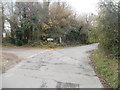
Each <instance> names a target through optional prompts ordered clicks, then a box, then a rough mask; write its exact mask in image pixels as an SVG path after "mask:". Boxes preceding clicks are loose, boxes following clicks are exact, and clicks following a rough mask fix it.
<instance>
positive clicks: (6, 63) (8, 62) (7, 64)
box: [2, 52, 21, 73]
mask: <svg viewBox="0 0 120 90" xmlns="http://www.w3.org/2000/svg"><path fill="white" fill-rule="evenodd" d="M20 61H21V60H20V59H19V58H18V56H16V55H14V54H11V53H6V52H2V73H4V72H5V71H6V70H8V69H10V68H12V67H13V66H15V65H16V64H17V63H18V62H20Z"/></svg>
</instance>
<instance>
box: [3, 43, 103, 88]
mask: <svg viewBox="0 0 120 90" xmlns="http://www.w3.org/2000/svg"><path fill="white" fill-rule="evenodd" d="M97 45H98V44H91V45H85V46H78V47H70V48H64V49H51V50H50V49H22V48H19V49H13V48H9V49H8V48H3V52H9V53H14V54H16V55H17V56H18V57H19V58H21V59H22V61H21V62H20V63H19V64H17V65H16V66H15V67H13V68H11V69H10V70H8V71H7V72H6V73H4V74H2V87H3V88H103V85H102V84H101V82H100V80H99V78H98V77H97V76H96V73H95V72H94V70H93V68H92V65H91V61H90V59H89V56H90V53H91V51H92V50H94V49H96V48H97Z"/></svg>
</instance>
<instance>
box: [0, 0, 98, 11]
mask: <svg viewBox="0 0 120 90" xmlns="http://www.w3.org/2000/svg"><path fill="white" fill-rule="evenodd" d="M0 1H1V0H0ZM2 1H16V0H2ZM19 1H22V2H26V1H28V2H29V1H36V0H19ZM39 1H42V0H39ZM46 1H47V0H46ZM51 1H63V2H64V1H65V2H67V3H69V4H70V5H71V6H72V9H73V10H75V11H76V12H77V13H96V10H97V3H98V1H99V0H51Z"/></svg>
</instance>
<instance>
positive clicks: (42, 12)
mask: <svg viewBox="0 0 120 90" xmlns="http://www.w3.org/2000/svg"><path fill="white" fill-rule="evenodd" d="M7 7H8V8H7V9H6V13H8V14H9V15H5V16H4V20H7V21H8V22H9V23H10V26H11V36H10V37H8V41H9V42H10V43H13V44H16V45H25V44H28V43H30V42H34V41H37V40H41V41H46V39H47V38H54V41H55V42H59V38H60V37H61V38H62V40H63V42H64V43H67V42H72V41H73V42H74V41H77V42H80V43H87V38H88V37H87V30H86V31H85V29H86V28H85V27H86V25H87V23H86V22H85V21H82V20H80V19H78V18H77V17H76V14H75V12H73V11H72V9H71V7H70V6H69V5H68V4H67V3H65V2H50V1H47V2H46V1H43V2H15V3H13V2H11V3H7ZM4 12H5V11H4ZM84 31H85V32H84Z"/></svg>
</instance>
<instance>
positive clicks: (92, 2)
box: [62, 0, 99, 13]
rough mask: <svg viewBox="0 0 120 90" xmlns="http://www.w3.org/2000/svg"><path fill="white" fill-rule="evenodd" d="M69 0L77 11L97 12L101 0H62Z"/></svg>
mask: <svg viewBox="0 0 120 90" xmlns="http://www.w3.org/2000/svg"><path fill="white" fill-rule="evenodd" d="M62 1H67V2H68V3H69V4H70V5H71V6H72V8H73V9H74V10H75V11H76V12H77V13H96V10H97V3H98V2H99V0H62Z"/></svg>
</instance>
